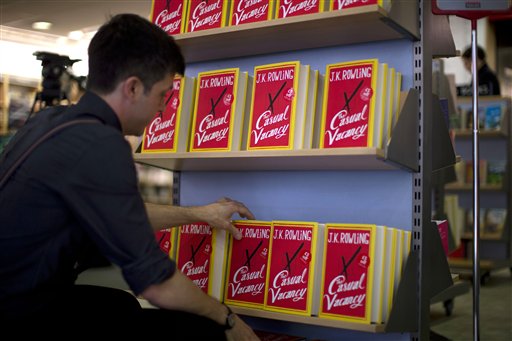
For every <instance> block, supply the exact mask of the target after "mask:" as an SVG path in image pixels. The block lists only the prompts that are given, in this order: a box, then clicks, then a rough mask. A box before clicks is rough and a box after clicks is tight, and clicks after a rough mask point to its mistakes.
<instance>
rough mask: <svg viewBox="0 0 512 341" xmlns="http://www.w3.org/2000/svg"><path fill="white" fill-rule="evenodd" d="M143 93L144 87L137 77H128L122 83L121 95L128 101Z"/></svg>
mask: <svg viewBox="0 0 512 341" xmlns="http://www.w3.org/2000/svg"><path fill="white" fill-rule="evenodd" d="M143 92H144V85H143V84H142V82H141V81H140V79H139V78H138V77H135V76H132V77H128V78H126V79H125V80H124V82H123V95H124V96H125V97H127V98H129V99H132V100H134V99H137V98H138V97H139V96H140V95H141V94H142V93H143Z"/></svg>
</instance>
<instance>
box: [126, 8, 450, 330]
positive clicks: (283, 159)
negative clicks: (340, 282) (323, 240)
mask: <svg viewBox="0 0 512 341" xmlns="http://www.w3.org/2000/svg"><path fill="white" fill-rule="evenodd" d="M417 6H420V7H421V11H419V10H418V8H417ZM418 13H422V15H421V16H420V19H421V22H422V25H420V26H419V25H418ZM445 19H446V18H444V17H443V18H441V17H434V16H433V15H432V14H431V10H430V2H425V1H418V2H413V1H397V2H394V3H393V8H392V9H391V12H390V13H389V14H388V13H386V12H385V11H383V10H382V9H381V8H379V7H378V6H368V7H365V8H364V9H359V10H352V11H345V12H344V13H339V12H332V13H320V14H312V15H307V16H303V17H292V18H285V19H279V20H274V21H269V22H266V23H255V24H246V26H245V25H244V26H243V27H242V26H240V27H227V28H221V29H212V30H210V31H202V32H195V33H187V34H182V35H178V36H177V37H176V38H177V41H178V43H179V44H180V45H181V46H182V48H183V51H184V54H185V58H186V60H187V61H188V63H189V64H188V66H187V75H188V76H192V77H193V76H196V75H197V74H198V73H199V72H201V71H205V70H214V69H221V68H227V67H233V66H236V67H240V68H241V70H242V71H247V72H249V73H252V71H253V68H254V66H255V65H263V64H269V63H278V62H284V61H290V60H297V59H299V60H300V61H301V63H304V64H308V65H310V66H311V67H312V68H313V69H318V70H319V71H320V72H322V73H323V72H325V66H326V65H327V64H329V63H336V62H343V61H348V60H357V59H365V58H370V57H376V58H379V61H382V62H385V63H388V64H390V65H392V66H394V67H396V68H397V71H400V72H401V73H402V75H404V78H403V86H402V89H411V90H409V91H408V94H407V96H406V103H405V104H404V107H403V109H402V110H401V114H400V116H399V120H398V122H397V124H396V126H395V128H394V130H393V132H392V138H391V141H390V142H389V144H388V145H387V146H385V147H384V148H383V149H374V148H369V149H366V148H363V149H359V148H354V149H347V150H333V151H330V150H329V151H325V150H300V151H250V152H248V151H247V152H245V151H244V152H230V153H207V152H204V153H203V152H196V153H175V154H158V153H151V154H149V155H146V154H136V155H135V160H136V162H139V163H144V164H148V165H153V166H155V167H160V168H165V169H170V170H173V171H174V173H175V177H174V182H173V185H174V189H175V193H176V197H177V200H176V203H177V204H180V205H184V206H189V205H200V204H205V203H208V202H212V201H215V200H217V199H218V198H219V197H222V196H228V197H231V198H234V199H236V200H239V201H242V202H244V203H245V204H246V205H247V206H248V207H249V208H250V209H251V211H252V212H253V213H254V214H255V216H256V219H260V220H292V221H296V220H301V221H318V222H346V223H372V222H374V223H378V224H381V225H388V226H395V227H398V228H401V229H405V230H412V232H413V241H412V247H411V255H410V256H409V258H408V261H407V264H406V265H405V270H404V272H403V276H402V280H401V282H400V284H399V286H398V292H397V294H396V300H395V303H394V306H393V309H392V312H391V314H390V317H389V321H388V323H387V324H384V325H365V324H362V323H341V322H339V321H328V320H323V319H319V318H316V317H296V316H290V315H289V314H281V313H273V312H267V311H258V310H253V309H239V308H234V310H235V311H236V312H237V313H239V314H241V315H243V317H244V319H246V321H247V322H248V323H249V324H250V325H251V326H252V327H254V328H255V329H263V330H269V331H283V330H286V329H287V328H290V327H291V326H293V328H294V330H296V331H297V332H296V334H301V335H304V336H306V337H310V338H322V339H325V340H337V339H340V338H346V339H350V338H363V339H364V338H371V339H394V340H400V339H401V340H406V339H410V338H415V337H416V338H418V337H421V338H425V339H428V337H429V330H430V328H429V321H428V310H429V307H430V300H431V298H432V297H433V296H434V295H435V294H437V293H439V292H441V291H443V290H444V289H446V288H447V287H450V286H451V285H452V284H453V281H452V278H451V275H450V273H449V268H448V264H447V260H446V257H445V256H444V253H443V251H442V248H441V243H440V240H439V236H438V235H436V234H435V233H434V232H436V231H435V230H434V228H433V226H432V225H431V224H430V193H429V191H430V174H431V169H432V168H433V167H434V168H438V167H443V166H447V165H448V164H453V163H454V162H455V161H454V160H455V158H454V156H453V155H452V156H451V157H450V156H449V155H448V156H446V155H445V156H442V157H440V156H439V155H432V154H433V153H432V149H433V148H437V147H436V146H435V143H445V142H446V141H448V142H449V137H448V134H447V132H443V134H444V133H445V135H446V136H445V137H446V139H444V138H441V139H439V138H438V139H435V141H433V140H432V138H431V131H432V129H433V128H432V125H434V126H435V125H436V122H437V121H439V120H442V118H441V117H439V118H432V115H426V114H422V113H427V112H430V109H431V106H432V103H431V102H432V101H431V94H429V93H428V92H425V91H421V89H422V88H427V89H428V88H430V81H431V80H430V77H426V76H422V75H430V74H431V58H432V55H433V53H438V52H439V53H441V54H446V53H448V54H450V53H451V52H450V51H449V50H450V48H447V49H446V48H444V47H442V48H438V47H436V46H432V45H431V44H432V41H431V39H427V38H425V39H420V37H422V36H424V37H429V36H430V34H432V32H433V31H435V30H439V29H440V27H445V28H446V27H447V26H446V25H436V23H438V22H443V23H445V24H446V23H447V20H445ZM349 31H350V32H358V34H344V33H345V32H349ZM446 36H450V34H449V32H446V31H444V37H446ZM429 64H430V65H429ZM407 103H408V104H407ZM419 103H421V105H419ZM434 116H435V115H434ZM441 147H443V146H442V145H441ZM427 189H428V190H427ZM390 198H393V200H389V199H390ZM235 218H236V217H235ZM436 238H437V239H436ZM432 269H435V270H436V271H435V272H434V271H432ZM411 302H414V304H411Z"/></svg>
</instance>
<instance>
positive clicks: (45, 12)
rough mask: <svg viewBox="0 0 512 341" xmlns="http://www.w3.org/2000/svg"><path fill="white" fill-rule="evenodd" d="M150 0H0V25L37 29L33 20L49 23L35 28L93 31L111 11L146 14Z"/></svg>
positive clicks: (63, 33)
mask: <svg viewBox="0 0 512 341" xmlns="http://www.w3.org/2000/svg"><path fill="white" fill-rule="evenodd" d="M150 11H151V0H0V25H3V26H7V27H14V28H17V29H23V30H29V31H37V30H34V29H33V28H32V23H33V22H36V21H46V22H51V23H53V25H52V27H51V28H50V29H49V30H45V31H38V32H44V33H47V34H53V35H58V36H67V35H68V33H69V32H71V31H77V30H82V31H83V32H84V33H89V32H93V31H96V30H97V29H98V27H99V26H100V25H101V24H103V23H104V22H105V21H106V20H107V19H108V18H109V17H110V16H111V15H115V14H118V13H136V14H139V15H141V16H144V17H149V14H150Z"/></svg>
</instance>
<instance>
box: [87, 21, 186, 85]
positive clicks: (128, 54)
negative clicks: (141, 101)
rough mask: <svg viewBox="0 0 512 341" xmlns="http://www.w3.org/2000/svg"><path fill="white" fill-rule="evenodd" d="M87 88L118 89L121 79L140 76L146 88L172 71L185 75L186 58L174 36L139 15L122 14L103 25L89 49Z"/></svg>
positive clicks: (172, 72)
mask: <svg viewBox="0 0 512 341" xmlns="http://www.w3.org/2000/svg"><path fill="white" fill-rule="evenodd" d="M88 54H89V74H88V76H87V89H88V90H93V91H96V92H98V93H100V94H108V93H111V92H112V91H114V89H115V88H116V87H117V85H118V84H119V82H121V81H123V80H125V79H126V78H128V77H132V76H135V77H138V78H139V79H140V80H141V81H142V83H143V85H144V90H145V91H150V89H151V88H152V87H153V85H154V84H155V83H156V82H158V81H160V80H162V79H163V78H164V77H165V76H166V75H169V74H180V75H184V74H185V60H184V58H183V55H182V54H181V50H180V48H179V46H178V45H177V44H176V42H175V41H174V38H172V37H171V36H169V35H168V34H167V33H166V32H165V31H163V30H162V29H161V28H160V27H158V26H157V25H155V24H153V23H151V22H150V21H148V20H147V19H145V18H143V17H141V16H138V15H136V14H118V15H115V16H113V17H112V18H111V19H110V20H109V21H108V22H107V23H105V24H104V25H103V26H101V27H100V29H99V30H98V32H97V33H96V34H95V35H94V37H93V38H92V40H91V42H90V44H89V49H88Z"/></svg>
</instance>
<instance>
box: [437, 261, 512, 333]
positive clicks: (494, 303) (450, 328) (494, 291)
mask: <svg viewBox="0 0 512 341" xmlns="http://www.w3.org/2000/svg"><path fill="white" fill-rule="evenodd" d="M453 303H454V305H453V309H452V311H451V316H447V315H446V310H445V307H444V304H443V302H439V303H435V304H433V305H432V306H431V309H430V312H431V314H430V329H431V331H432V337H431V340H432V341H443V340H451V341H471V340H476V339H475V338H474V332H473V290H472V289H470V290H469V292H467V293H466V294H464V295H460V296H456V297H455V298H454V300H453ZM479 304H480V309H479V334H480V340H481V341H509V340H512V275H511V271H510V269H507V268H505V269H501V270H495V271H491V273H490V277H489V278H488V279H487V281H486V282H485V284H483V285H480V298H479Z"/></svg>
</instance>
